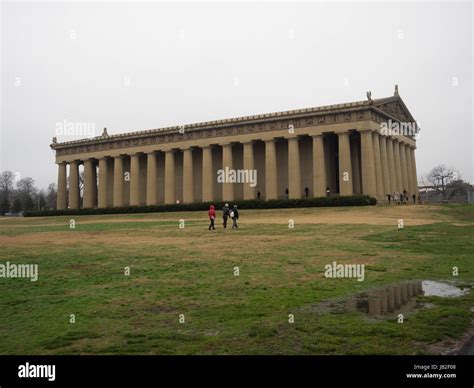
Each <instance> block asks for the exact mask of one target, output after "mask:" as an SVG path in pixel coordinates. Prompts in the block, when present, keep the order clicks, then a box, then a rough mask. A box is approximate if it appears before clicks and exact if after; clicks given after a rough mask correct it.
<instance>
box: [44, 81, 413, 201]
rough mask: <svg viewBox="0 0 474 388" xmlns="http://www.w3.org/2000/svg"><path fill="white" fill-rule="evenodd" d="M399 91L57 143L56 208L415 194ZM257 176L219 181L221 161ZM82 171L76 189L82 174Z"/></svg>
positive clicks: (410, 143)
mask: <svg viewBox="0 0 474 388" xmlns="http://www.w3.org/2000/svg"><path fill="white" fill-rule="evenodd" d="M387 123H390V124H391V125H392V124H396V125H398V127H399V128H403V127H402V126H405V127H406V123H415V120H414V119H413V117H412V115H411V114H410V112H409V111H408V109H407V107H406V106H405V104H404V103H403V101H402V99H401V98H400V96H399V95H398V90H397V88H396V89H395V94H394V95H393V96H391V97H388V98H381V99H374V100H372V98H371V95H370V92H368V93H367V100H365V101H359V102H352V103H347V104H338V105H330V106H324V107H318V108H309V109H300V110H293V111H287V112H278V113H271V114H262V115H255V116H248V117H240V118H234V119H228V120H218V121H211V122H204V123H198V124H190V125H185V126H178V127H170V128H163V129H153V130H145V131H140V132H132V133H125V134H118V135H110V136H109V135H108V134H107V131H106V130H104V133H103V134H102V136H98V137H94V138H88V139H83V140H76V141H70V142H63V143H58V142H57V141H56V139H55V138H54V139H53V143H52V144H51V148H52V149H53V150H55V152H56V163H57V165H58V193H57V208H58V209H67V208H71V209H78V208H80V207H84V208H93V207H99V208H106V207H122V206H138V205H155V204H174V203H193V202H208V201H215V202H219V201H226V202H230V201H239V200H245V199H256V198H260V199H262V200H268V199H276V198H287V197H288V198H302V197H305V196H310V197H319V196H325V195H326V190H327V189H328V188H329V190H330V193H331V195H352V194H368V195H371V196H374V197H376V198H378V199H379V200H383V199H385V198H386V196H387V194H393V193H395V192H403V191H404V190H405V191H406V192H407V193H409V194H410V195H412V194H415V195H417V196H418V185H417V175H416V161H415V148H416V136H414V135H413V134H406V133H402V131H399V132H397V131H396V130H392V127H390V130H389V131H387V130H386V129H387ZM226 169H228V170H239V171H252V170H253V171H255V172H256V174H257V175H256V177H257V179H256V182H253V184H252V183H249V182H233V181H224V182H222V181H219V180H218V176H219V174H220V171H221V170H226ZM82 170H83V172H84V182H83V187H82V189H81V185H80V175H81V171H82Z"/></svg>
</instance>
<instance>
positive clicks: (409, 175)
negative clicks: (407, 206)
mask: <svg viewBox="0 0 474 388" xmlns="http://www.w3.org/2000/svg"><path fill="white" fill-rule="evenodd" d="M404 151H405V160H406V161H407V166H406V170H407V179H408V189H407V190H408V192H409V193H410V200H411V196H412V195H413V194H414V193H415V185H414V184H413V166H412V162H411V153H410V146H409V145H408V144H407V145H405V147H404Z"/></svg>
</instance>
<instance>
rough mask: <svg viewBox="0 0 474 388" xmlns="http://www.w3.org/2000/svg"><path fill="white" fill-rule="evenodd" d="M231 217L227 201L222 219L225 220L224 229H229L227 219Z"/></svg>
mask: <svg viewBox="0 0 474 388" xmlns="http://www.w3.org/2000/svg"><path fill="white" fill-rule="evenodd" d="M229 217H230V209H229V204H228V203H226V204H225V205H224V207H223V208H222V220H223V226H224V229H227V220H228V218H229Z"/></svg>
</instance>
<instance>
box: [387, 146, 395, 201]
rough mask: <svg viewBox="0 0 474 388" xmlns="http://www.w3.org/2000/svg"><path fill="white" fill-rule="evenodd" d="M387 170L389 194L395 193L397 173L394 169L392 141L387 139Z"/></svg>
mask: <svg viewBox="0 0 474 388" xmlns="http://www.w3.org/2000/svg"><path fill="white" fill-rule="evenodd" d="M387 154H388V170H389V173H390V194H394V193H395V192H396V191H397V171H396V169H395V159H394V158H395V157H394V153H393V139H392V138H391V137H387Z"/></svg>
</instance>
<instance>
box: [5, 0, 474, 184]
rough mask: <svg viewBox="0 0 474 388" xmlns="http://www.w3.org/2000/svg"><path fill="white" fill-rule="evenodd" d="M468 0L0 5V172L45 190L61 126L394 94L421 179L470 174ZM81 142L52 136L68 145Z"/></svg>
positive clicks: (135, 124)
mask: <svg viewBox="0 0 474 388" xmlns="http://www.w3.org/2000/svg"><path fill="white" fill-rule="evenodd" d="M472 17H473V13H472V5H471V4H470V3H469V2H464V3H455V2H452V1H451V2H445V3H441V4H440V3H430V2H425V3H420V4H409V3H350V4H348V3H335V4H329V3H301V4H294V3H292V2H280V3H274V4H271V3H244V4H229V3H227V4H217V3H204V2H202V3H201V2H195V3H193V4H185V3H180V4H167V3H158V2H156V3H154V2H147V3H133V4H132V3H123V2H122V3H118V2H117V3H115V2H109V3H99V2H88V3H82V4H81V3H72V2H56V3H41V2H36V3H25V2H21V3H16V2H7V3H3V9H2V31H1V32H2V49H1V64H2V87H1V90H2V102H1V107H2V121H1V131H0V171H2V170H11V171H14V172H19V173H20V174H21V176H22V177H24V176H31V177H32V178H34V179H35V180H36V182H37V184H38V185H39V186H40V187H46V186H47V185H48V183H50V182H56V177H57V168H56V165H55V164H54V153H53V151H52V150H51V149H50V148H49V144H50V142H51V139H52V137H53V136H55V132H56V129H57V128H59V127H60V125H64V124H62V123H65V122H66V123H88V124H89V125H90V126H91V127H92V126H94V127H95V131H96V133H95V134H96V135H100V133H101V131H102V128H103V127H107V128H108V132H109V134H116V133H121V132H129V131H137V130H142V129H151V128H159V127H163V126H169V125H179V124H186V123H192V122H200V121H207V120H214V119H222V118H229V117H235V116H242V115H249V114H259V113H267V112H274V111H280V110H288V109H296V108H305V107H313V106H319V105H327V104H335V103H342V102H350V101H358V100H364V99H365V98H366V91H368V90H371V91H372V97H373V98H380V97H386V96H391V95H392V94H393V89H394V85H395V84H398V85H399V91H400V95H401V97H402V98H403V100H404V101H405V103H406V104H407V106H408V108H409V109H410V111H411V113H412V114H413V116H414V117H415V119H416V120H417V121H418V122H419V124H420V126H421V128H422V133H421V136H420V139H419V141H418V149H417V166H418V174H419V176H420V175H422V174H424V173H426V172H428V171H429V170H430V169H431V168H432V167H433V166H435V165H438V164H441V163H442V164H446V165H448V166H453V167H455V168H457V169H458V170H459V171H460V173H461V176H462V178H464V179H465V180H468V181H471V182H473V181H474V174H473V164H474V160H473V153H472V149H473V145H474V144H473V134H472V133H473V109H472V105H473V101H472V91H473V80H472V51H473V32H472ZM81 137H83V136H58V140H59V141H69V140H74V139H76V138H81Z"/></svg>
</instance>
